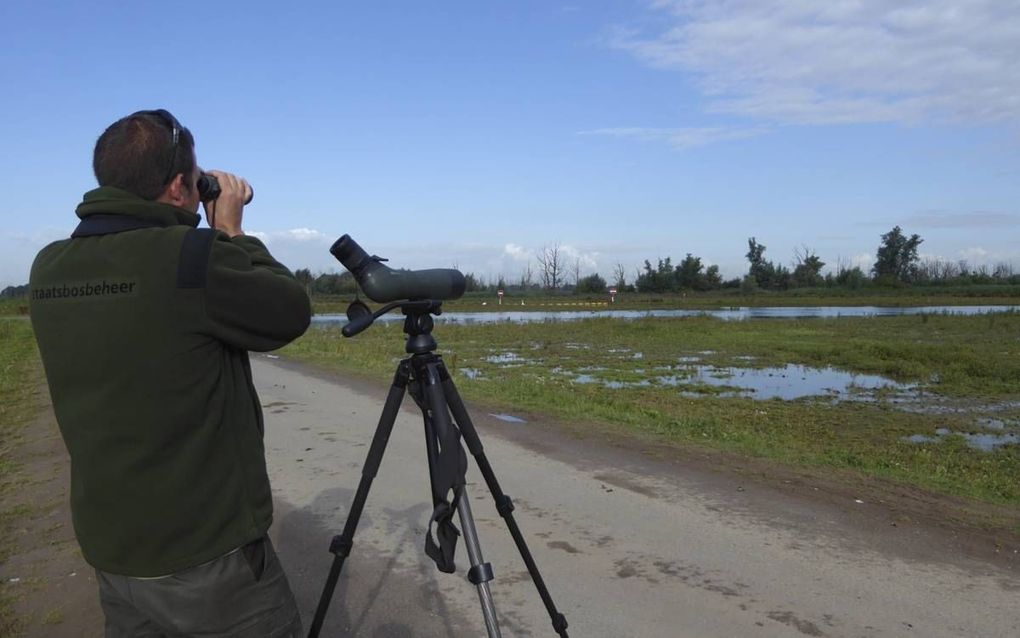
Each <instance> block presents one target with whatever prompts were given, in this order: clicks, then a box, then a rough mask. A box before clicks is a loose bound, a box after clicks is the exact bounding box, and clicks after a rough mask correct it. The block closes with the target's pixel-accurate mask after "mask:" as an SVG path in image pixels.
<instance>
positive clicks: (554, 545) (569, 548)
mask: <svg viewBox="0 0 1020 638" xmlns="http://www.w3.org/2000/svg"><path fill="white" fill-rule="evenodd" d="M545 545H546V547H549V548H550V549H562V550H563V551H565V552H567V553H568V554H583V553H584V552H582V551H581V550H579V549H577V548H576V547H574V546H573V545H571V544H570V543H568V542H566V541H549V542H548V543H546V544H545Z"/></svg>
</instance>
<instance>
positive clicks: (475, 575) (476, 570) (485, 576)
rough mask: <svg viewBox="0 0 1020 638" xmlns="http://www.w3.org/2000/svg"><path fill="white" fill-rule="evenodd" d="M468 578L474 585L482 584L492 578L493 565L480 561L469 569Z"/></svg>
mask: <svg viewBox="0 0 1020 638" xmlns="http://www.w3.org/2000/svg"><path fill="white" fill-rule="evenodd" d="M467 577H468V580H469V581H470V582H471V584H472V585H481V584H482V583H487V582H489V581H490V580H492V578H493V575H492V565H491V564H489V563H479V564H478V565H475V566H473V567H472V568H471V569H469V570H468V573H467Z"/></svg>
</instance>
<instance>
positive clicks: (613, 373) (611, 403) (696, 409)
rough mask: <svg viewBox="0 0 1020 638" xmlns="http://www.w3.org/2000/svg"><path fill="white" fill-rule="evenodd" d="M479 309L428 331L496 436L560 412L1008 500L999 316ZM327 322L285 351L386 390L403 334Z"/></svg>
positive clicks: (1014, 464) (1017, 317)
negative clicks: (351, 334)
mask: <svg viewBox="0 0 1020 638" xmlns="http://www.w3.org/2000/svg"><path fill="white" fill-rule="evenodd" d="M954 312H955V313H962V314H952V313H954ZM720 313H722V314H720ZM842 313H847V315H854V316H846V315H844V314H842ZM784 315H785V316H787V317H788V316H790V315H793V316H795V317H796V318H783V316H784ZM889 315H893V316H889ZM475 316H476V315H474V314H473V313H469V314H463V313H452V314H451V315H446V316H445V318H446V319H447V323H445V324H442V323H437V326H436V329H435V332H434V335H435V337H436V339H437V341H438V344H439V347H438V352H439V353H440V354H442V355H443V358H444V360H445V361H446V364H447V367H448V368H449V370H450V372H451V374H453V375H454V378H455V379H456V381H457V385H458V388H459V390H460V391H461V394H462V395H463V396H464V397H465V399H468V400H472V401H479V402H481V404H482V405H485V406H486V409H485V411H486V413H488V414H492V415H493V416H494V418H495V419H496V422H497V423H500V424H501V425H503V426H505V427H514V428H533V427H546V426H545V425H543V424H547V423H548V422H549V419H548V417H554V418H555V420H557V421H559V422H561V423H578V424H584V426H583V427H598V428H602V427H609V428H613V429H617V430H620V431H623V432H626V431H630V430H633V431H635V432H640V433H642V436H653V437H660V438H661V439H662V440H664V441H668V442H672V443H676V444H678V445H683V446H687V445H696V446H708V447H714V448H719V449H724V450H728V451H733V452H738V453H742V454H748V455H751V456H763V457H768V458H772V459H776V460H778V461H782V462H784V463H790V464H793V465H802V464H803V465H811V466H825V467H832V468H844V469H849V470H852V471H853V472H855V473H864V474H867V475H875V476H883V477H889V478H895V479H897V480H903V481H907V482H910V483H914V484H917V485H924V486H927V487H929V488H933V489H937V490H942V491H947V492H950V493H953V494H959V495H969V496H974V497H978V498H983V499H988V500H991V501H995V502H1007V503H1015V504H1017V505H1018V506H1020V482H1018V481H1017V480H1016V477H1017V476H1018V475H1020V441H1018V437H1020V313H1018V312H1015V311H1013V310H1012V308H1011V307H1007V308H1004V307H1002V306H970V307H960V306H952V307H948V306H947V307H935V306H928V307H925V308H891V309H884V308H882V309H879V308H861V307H853V308H842V307H834V306H833V307H825V308H748V309H742V310H739V311H738V310H733V309H731V310H727V311H720V312H718V313H697V315H696V316H689V313H686V312H676V311H663V312H656V313H648V312H623V313H613V314H608V315H606V316H602V317H599V316H598V315H596V314H594V313H590V312H572V313H534V314H531V313H529V314H528V316H527V318H526V320H525V319H522V320H521V321H516V320H515V316H516V315H506V314H503V313H490V314H486V315H484V317H479V320H480V321H481V322H480V323H475V322H473V317H475ZM674 317H682V320H675V319H674V320H671V319H672V318H674ZM827 317H828V318H827ZM322 319H323V318H320V323H318V329H315V330H310V331H309V332H308V334H307V335H306V336H305V337H303V338H302V339H301V341H300V342H298V343H297V344H295V345H294V346H291V347H289V348H288V350H287V351H286V352H287V354H291V355H295V356H299V357H301V358H304V359H306V360H309V361H312V362H314V363H318V364H322V365H325V366H327V367H337V368H343V369H346V370H353V371H357V372H358V373H359V374H363V375H370V376H373V377H376V378H378V379H380V380H381V381H382V382H384V383H386V382H389V380H391V379H392V376H393V368H394V366H395V364H396V362H397V361H398V360H399V359H400V358H401V357H403V356H405V353H404V340H405V337H404V334H403V331H402V328H401V325H400V324H399V323H397V322H394V321H387V322H379V325H376V326H374V327H372V328H370V329H368V330H366V331H365V332H363V333H361V334H359V335H358V336H356V337H355V338H353V339H344V338H342V337H341V336H340V331H339V329H338V328H337V326H336V324H332V325H331V324H329V323H327V322H324V321H322ZM393 319H396V320H400V319H401V316H400V315H395V316H393ZM558 319H564V320H558ZM621 319H623V320H621ZM739 319H747V320H739ZM451 320H452V321H451Z"/></svg>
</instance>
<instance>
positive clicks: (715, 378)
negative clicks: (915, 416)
mask: <svg viewBox="0 0 1020 638" xmlns="http://www.w3.org/2000/svg"><path fill="white" fill-rule="evenodd" d="M686 369H687V372H688V376H686V377H679V378H678V377H658V379H657V380H658V382H659V383H662V384H664V385H677V386H680V385H688V384H702V385H707V386H712V387H716V388H726V389H732V391H731V392H724V393H722V395H721V396H752V397H753V398H755V399H762V400H764V399H784V400H787V401H790V400H793V399H801V398H804V397H813V396H827V397H833V398H837V399H843V400H846V399H853V398H857V397H856V396H855V395H860V394H861V393H862V392H864V393H866V392H869V391H870V392H874V391H876V390H893V391H896V392H907V391H910V390H912V389H913V388H914V386H913V385H908V384H903V383H897V382H896V381H893V380H891V379H887V378H885V377H881V376H878V375H874V374H858V373H853V372H846V371H844V370H838V369H836V368H811V367H808V366H802V365H795V364H787V365H786V366H785V367H771V368H733V367H729V368H718V367H715V366H687V367H686Z"/></svg>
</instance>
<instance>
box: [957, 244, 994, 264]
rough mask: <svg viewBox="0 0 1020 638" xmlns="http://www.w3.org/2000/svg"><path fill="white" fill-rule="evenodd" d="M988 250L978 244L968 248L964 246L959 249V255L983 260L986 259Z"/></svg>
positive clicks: (972, 259)
mask: <svg viewBox="0 0 1020 638" xmlns="http://www.w3.org/2000/svg"><path fill="white" fill-rule="evenodd" d="M988 254H989V253H988V251H987V250H985V249H984V248H982V247H980V246H971V247H970V248H964V249H963V250H961V251H960V257H962V258H963V259H967V260H971V261H978V262H983V261H985V260H987V259H988Z"/></svg>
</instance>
